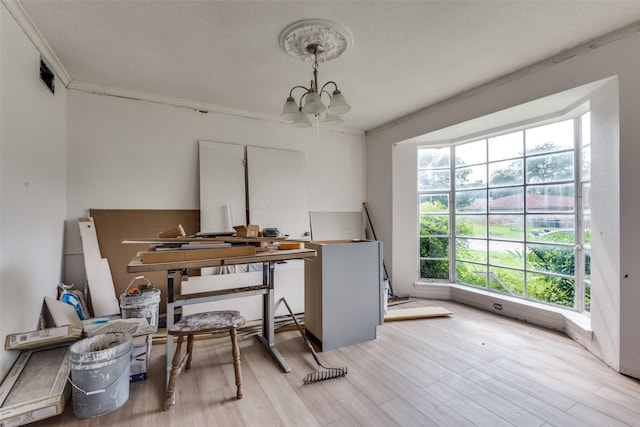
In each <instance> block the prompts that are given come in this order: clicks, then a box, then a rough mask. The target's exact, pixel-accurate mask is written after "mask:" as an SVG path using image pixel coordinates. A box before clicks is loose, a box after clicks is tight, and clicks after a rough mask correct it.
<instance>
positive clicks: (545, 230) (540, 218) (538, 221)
mask: <svg viewBox="0 0 640 427" xmlns="http://www.w3.org/2000/svg"><path fill="white" fill-rule="evenodd" d="M574 229H575V218H574V216H573V215H558V214H552V215H529V216H527V239H528V240H530V241H534V242H535V241H538V242H544V241H546V242H557V241H562V242H567V243H569V242H574ZM556 239H560V240H556Z"/></svg>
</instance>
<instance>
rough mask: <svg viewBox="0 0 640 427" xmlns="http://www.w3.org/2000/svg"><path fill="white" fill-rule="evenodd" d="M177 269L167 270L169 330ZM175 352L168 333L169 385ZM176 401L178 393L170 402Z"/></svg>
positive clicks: (171, 323) (167, 365) (167, 373)
mask: <svg viewBox="0 0 640 427" xmlns="http://www.w3.org/2000/svg"><path fill="white" fill-rule="evenodd" d="M175 274H176V272H175V270H169V271H168V272H167V315H166V316H167V317H166V324H167V331H168V330H169V328H171V327H172V326H173V321H174V318H175V316H174V307H173V303H174V300H175V297H174V295H173V279H174V277H175ZM173 352H174V348H173V336H171V335H169V334H167V358H166V369H165V371H166V385H167V386H168V385H169V379H170V378H171V366H172V362H173ZM175 401H176V395H175V393H174V394H172V396H171V402H170V404H171V405H173V404H175Z"/></svg>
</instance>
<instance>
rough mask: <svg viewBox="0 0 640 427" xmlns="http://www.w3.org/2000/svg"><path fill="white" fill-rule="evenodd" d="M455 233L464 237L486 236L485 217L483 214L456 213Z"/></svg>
mask: <svg viewBox="0 0 640 427" xmlns="http://www.w3.org/2000/svg"><path fill="white" fill-rule="evenodd" d="M456 235H457V236H466V237H487V217H486V216H485V215H458V216H457V217H456Z"/></svg>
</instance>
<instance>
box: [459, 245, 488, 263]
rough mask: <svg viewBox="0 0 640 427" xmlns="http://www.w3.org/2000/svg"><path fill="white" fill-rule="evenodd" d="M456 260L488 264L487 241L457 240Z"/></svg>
mask: <svg viewBox="0 0 640 427" xmlns="http://www.w3.org/2000/svg"><path fill="white" fill-rule="evenodd" d="M456 259H460V260H463V261H475V262H482V263H484V264H486V263H487V241H486V240H483V239H456Z"/></svg>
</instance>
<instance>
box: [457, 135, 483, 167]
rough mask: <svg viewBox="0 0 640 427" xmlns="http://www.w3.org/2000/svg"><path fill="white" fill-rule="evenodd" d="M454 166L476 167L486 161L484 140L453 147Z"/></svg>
mask: <svg viewBox="0 0 640 427" xmlns="http://www.w3.org/2000/svg"><path fill="white" fill-rule="evenodd" d="M455 150H456V166H466V165H477V164H478V163H485V162H486V161H487V143H486V140H484V139H482V140H480V141H475V142H470V143H468V144H460V145H456V146H455Z"/></svg>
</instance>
